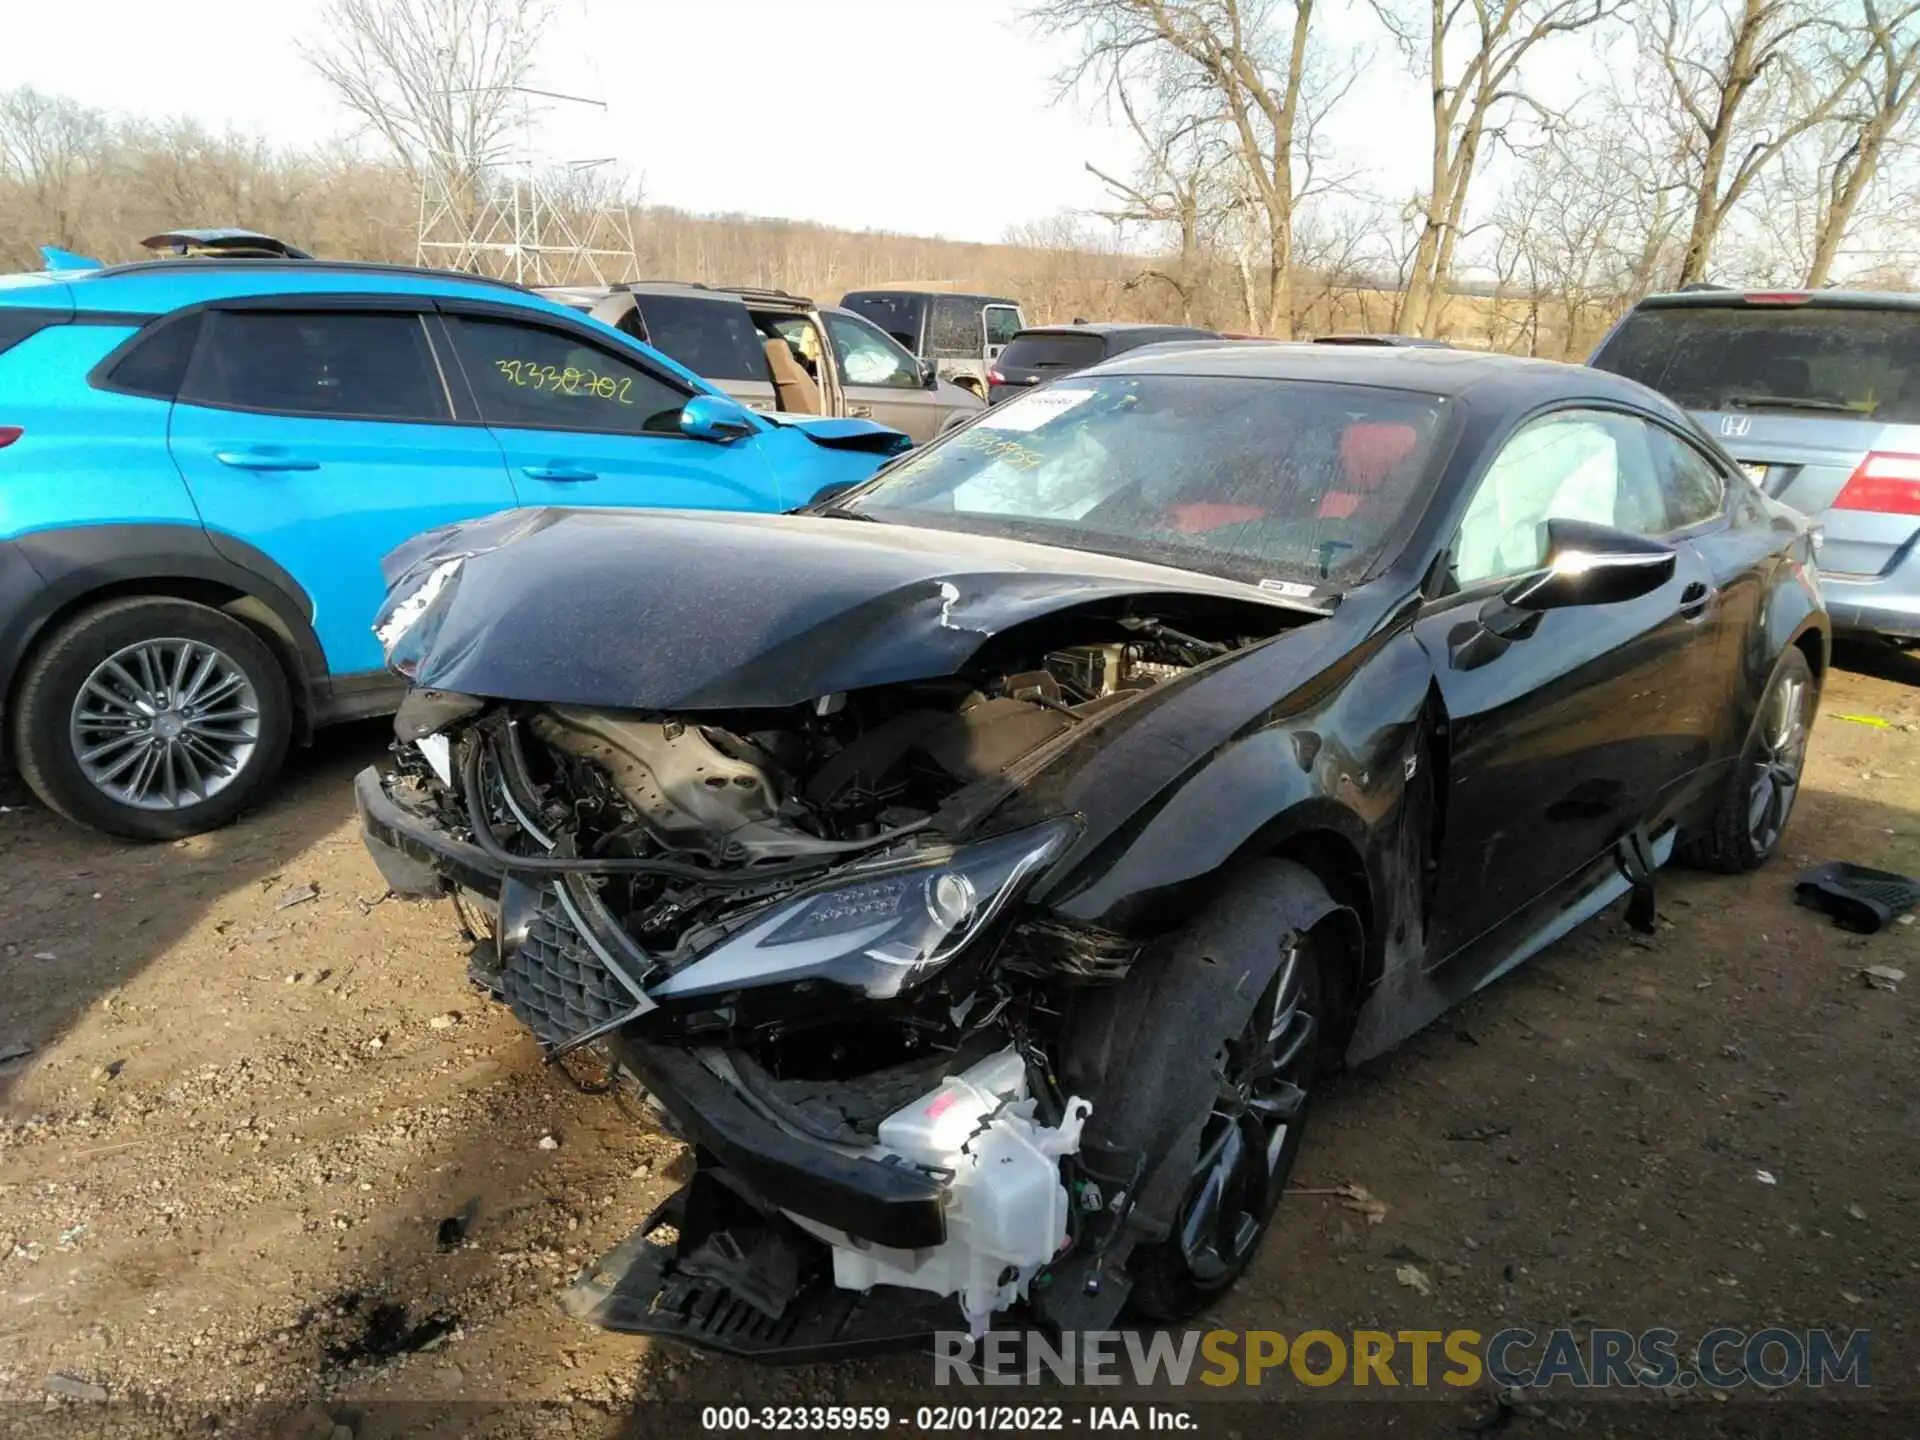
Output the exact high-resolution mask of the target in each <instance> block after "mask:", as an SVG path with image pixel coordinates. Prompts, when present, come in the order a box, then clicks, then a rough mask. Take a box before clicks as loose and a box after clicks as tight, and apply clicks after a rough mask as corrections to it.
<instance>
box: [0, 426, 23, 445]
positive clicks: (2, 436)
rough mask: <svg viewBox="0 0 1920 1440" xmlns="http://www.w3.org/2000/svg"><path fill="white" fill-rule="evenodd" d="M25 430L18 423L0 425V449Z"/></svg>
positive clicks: (16, 438) (17, 437)
mask: <svg viewBox="0 0 1920 1440" xmlns="http://www.w3.org/2000/svg"><path fill="white" fill-rule="evenodd" d="M26 433H27V432H26V431H24V430H22V429H21V428H20V427H19V426H18V425H0V450H4V449H6V448H7V446H9V445H11V444H12V443H13V442H14V441H16V440H18V439H19V438H20V437H21V436H22V435H24V434H26Z"/></svg>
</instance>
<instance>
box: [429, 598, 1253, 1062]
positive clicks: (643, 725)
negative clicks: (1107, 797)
mask: <svg viewBox="0 0 1920 1440" xmlns="http://www.w3.org/2000/svg"><path fill="white" fill-rule="evenodd" d="M1107 628H1111V629H1112V630H1113V631H1114V636H1113V638H1111V639H1104V640H1102V641H1100V642H1098V643H1090V644H1080V645H1067V646H1062V647H1060V648H1057V649H1050V650H1045V651H1042V652H1040V653H1038V654H1031V655H1025V656H1015V657H1011V658H1013V659H1015V660H1016V661H1024V662H1026V663H1024V664H1022V665H1020V667H1019V668H1011V667H1009V668H1005V669H1000V670H998V671H997V673H993V674H990V675H961V676H954V677H945V678H939V679H933V680H927V681H921V682H915V683H909V684H902V685H896V686H889V687H885V688H883V689H879V690H875V691H869V692H859V693H853V694H840V695H830V696H823V697H821V698H819V699H818V700H816V701H815V702H814V703H813V704H812V705H808V706H797V707H787V708H782V709H764V710H753V711H736V712H719V713H709V714H701V715H688V716H679V715H674V716H661V715H648V714H642V713H635V712H623V711H610V710H602V709H587V708H582V707H574V706H566V705H552V706H539V707H533V706H509V705H502V706H498V707H493V708H492V709H490V710H487V711H486V712H484V713H482V714H479V715H476V716H474V717H472V718H471V720H470V721H469V723H467V724H466V725H465V726H464V727H448V729H446V730H445V731H443V732H440V734H441V737H442V740H443V741H451V740H452V739H453V738H454V737H455V735H456V734H461V733H462V730H464V734H463V736H462V740H461V743H462V745H463V746H464V750H465V754H466V763H465V764H464V765H463V766H462V767H461V773H460V774H455V773H454V772H453V768H452V765H451V762H449V765H448V772H447V774H446V775H445V776H443V777H437V778H439V779H441V781H442V782H443V783H441V784H440V785H433V784H432V783H431V781H432V780H433V779H434V778H436V777H434V776H433V775H432V773H431V768H430V767H429V766H428V765H427V764H426V763H425V762H424V757H423V754H422V752H419V751H417V750H415V749H413V747H402V754H401V765H402V771H403V773H406V774H409V775H410V776H411V777H412V778H413V780H414V781H415V783H416V785H418V786H420V787H421V798H422V799H423V800H425V799H427V798H428V797H429V796H434V797H437V803H439V804H440V805H442V806H443V807H448V806H450V807H451V809H450V813H449V814H448V815H447V818H448V819H449V820H450V821H451V822H453V823H454V824H456V825H458V826H460V827H462V828H466V829H468V830H469V831H471V830H474V829H476V828H478V827H481V826H484V828H485V830H486V831H487V834H486V835H485V836H484V837H481V838H483V839H485V840H487V841H489V842H491V844H492V846H494V847H499V848H504V849H506V850H508V851H509V852H511V853H514V854H516V855H522V854H524V855H529V856H539V855H541V854H542V853H543V852H547V851H550V850H551V851H553V853H554V854H564V855H566V856H568V857H570V858H572V859H573V860H574V862H575V863H574V864H573V866H571V867H570V868H572V869H574V870H575V871H577V872H581V873H587V874H591V875H593V877H594V887H595V891H596V895H597V899H598V901H599V902H600V904H601V905H603V906H604V907H605V909H606V910H607V911H608V912H609V913H610V914H611V915H612V916H613V917H614V918H615V919H616V920H617V921H618V922H619V923H620V925H621V927H622V928H623V929H624V930H625V931H626V933H627V934H628V935H629V936H631V938H632V939H633V940H634V941H635V942H636V943H637V944H638V945H639V946H641V947H642V948H643V949H645V950H646V951H647V952H649V953H650V954H651V955H653V956H655V957H658V958H659V959H660V960H661V961H662V962H663V964H664V966H665V968H666V969H668V970H674V969H677V968H678V967H679V965H680V964H681V963H683V962H684V961H685V960H687V959H689V958H691V957H692V956H694V955H696V954H698V953H699V952H701V951H702V950H704V949H706V948H707V947H708V946H710V945H711V944H712V943H713V942H714V941H715V940H716V939H718V938H719V937H720V936H721V935H723V934H725V933H726V932H727V929H728V927H729V926H730V925H731V924H733V923H734V917H736V916H738V915H740V914H741V913H743V912H750V911H753V910H755V909H756V908H758V907H762V906H764V905H765V904H766V902H767V901H768V900H769V899H770V898H771V897H776V896H779V895H782V894H787V893H791V892H792V891H794V890H795V889H796V888H798V887H800V886H802V885H811V884H814V883H817V882H818V880H819V879H820V878H821V876H822V875H823V874H825V873H827V872H829V871H831V870H832V869H833V867H835V866H836V865H838V864H842V863H844V862H847V861H850V860H853V859H855V858H856V857H866V858H869V859H870V858H871V857H872V856H874V855H875V854H876V852H885V851H886V850H887V848H888V847H889V846H905V845H907V844H909V843H911V844H913V845H914V846H916V847H919V846H924V845H926V844H927V843H929V842H930V841H932V840H933V839H934V837H935V836H936V835H939V834H942V833H944V834H946V835H949V836H952V835H954V834H955V833H956V831H957V830H958V829H959V828H960V827H961V825H962V824H963V823H964V820H963V817H962V816H961V815H960V814H959V813H958V808H964V807H958V808H957V807H956V800H957V799H961V798H963V797H965V796H967V794H968V792H969V791H970V790H972V791H973V792H975V793H976V794H977V793H978V792H979V791H980V790H981V789H982V788H983V787H992V786H994V785H995V783H996V782H998V781H1001V780H1003V778H1004V777H1005V776H1006V775H1007V773H1008V772H1009V771H1010V770H1011V769H1012V768H1014V767H1016V766H1018V765H1019V763H1020V762H1021V761H1022V760H1024V759H1026V758H1027V757H1029V756H1032V755H1033V754H1034V753H1035V752H1037V751H1041V750H1043V749H1044V748H1046V747H1048V746H1049V745H1051V744H1052V743H1053V742H1055V741H1057V740H1059V739H1060V738H1061V737H1062V736H1064V735H1065V734H1066V733H1067V732H1068V731H1070V730H1073V729H1074V728H1076V727H1078V726H1080V725H1083V724H1085V723H1087V722H1088V721H1089V720H1091V719H1093V718H1094V717H1097V716H1098V715H1100V714H1101V713H1102V712H1103V711H1106V710H1109V709H1111V708H1112V707H1114V706H1117V705H1121V704H1124V703H1125V702H1126V701H1128V700H1129V699H1131V698H1132V697H1134V696H1136V695H1139V694H1140V693H1142V692H1144V691H1146V690H1149V689H1151V688H1153V687H1155V686H1157V685H1160V684H1162V683H1164V682H1166V681H1167V680H1170V679H1172V678H1175V677H1177V676H1179V675H1182V674H1184V673H1186V672H1187V671H1188V670H1191V669H1192V668H1194V667H1195V666H1196V665H1200V664H1204V663H1206V662H1207V661H1208V660H1211V659H1214V658H1215V657H1217V656H1219V655H1223V654H1227V653H1229V652H1230V651H1231V650H1233V649H1235V648H1237V647H1238V646H1239V645H1240V644H1241V643H1243V641H1242V639H1241V638H1239V637H1234V638H1227V639H1211V638H1203V637H1199V636H1194V635H1190V634H1187V633H1186V632H1184V631H1181V630H1177V629H1174V628H1171V627H1169V626H1168V625H1167V624H1165V623H1163V622H1161V621H1160V620H1158V619H1154V618H1150V617H1125V618H1123V619H1120V620H1117V621H1115V622H1113V623H1112V624H1111V626H1110V627H1107ZM406 720H407V715H406V713H405V712H403V714H402V723H403V725H404V724H405V722H406ZM448 753H449V754H451V751H449V752H448ZM981 798H990V797H981ZM965 818H966V819H970V818H971V816H967V817H965ZM556 846H563V847H564V848H563V849H555V848H554V847H556ZM595 859H599V860H602V861H604V862H606V863H605V864H604V865H602V866H596V865H594V864H592V863H591V862H592V861H594V860H595ZM650 861H651V862H654V863H648V862H650ZM543 1038H546V1037H543Z"/></svg>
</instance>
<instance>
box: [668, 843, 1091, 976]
mask: <svg viewBox="0 0 1920 1440" xmlns="http://www.w3.org/2000/svg"><path fill="white" fill-rule="evenodd" d="M1073 833H1074V826H1073V824H1072V822H1071V821H1067V820H1056V821H1053V822H1051V823H1049V824H1046V825H1042V826H1040V827H1038V828H1036V829H1033V830H1021V831H1018V832H1016V833H1014V834H1011V835H1001V836H998V837H996V838H994V839H992V840H982V841H980V842H979V843H977V844H974V845H963V846H961V847H960V848H959V849H957V850H955V851H953V852H952V853H951V854H950V855H949V856H948V857H947V858H946V859H945V860H943V861H940V862H938V863H935V864H918V865H913V866H909V867H901V868H895V869H891V870H888V871H886V872H884V873H876V874H874V875H872V876H870V877H866V878H860V879H851V878H843V879H842V881H841V882H840V883H839V884H836V885H835V886H833V887H832V888H831V889H825V890H816V891H814V892H813V893H811V894H808V895H801V896H798V897H796V898H795V899H793V900H790V901H788V902H786V903H785V904H783V905H780V906H777V907H775V909H774V910H773V911H772V912H771V913H770V914H768V915H765V916H763V917H761V918H760V919H759V920H757V921H756V922H754V923H753V924H752V925H750V926H748V927H747V928H746V929H744V930H742V931H741V932H740V933H739V934H737V935H734V936H731V937H730V938H728V939H727V940H725V941H723V942H722V943H721V944H719V945H717V946H715V947H714V948H713V949H712V950H710V951H709V952H708V953H707V954H705V955H703V956H701V957H700V958H699V959H698V960H696V961H694V963H693V964H691V965H689V966H687V967H686V969H684V970H682V971H680V972H679V973H678V974H676V975H674V976H672V977H671V978H670V979H668V980H665V981H663V982H661V983H660V984H657V985H654V986H651V987H650V993H652V994H653V995H654V996H656V997H658V998H661V999H667V998H671V997H684V996H695V995H706V994H712V993H715V992H718V991H723V990H737V989H742V988H746V987H749V986H759V985H788V984H792V983H794V982H795V981H798V980H811V979H821V980H830V981H832V982H834V983H836V984H839V985H845V986H847V987H848V988H850V989H855V990H859V991H862V992H864V993H865V994H866V995H867V996H868V997H869V998H871V999H875V1000H884V999H887V998H889V997H890V996H894V995H898V994H899V993H900V992H901V991H902V990H903V989H905V988H907V987H908V986H909V985H913V984H918V983H919V982H920V981H922V980H924V979H925V978H926V977H927V976H928V975H931V974H932V973H933V972H934V971H936V970H938V969H939V968H940V967H941V966H942V965H945V964H946V963H947V962H948V961H949V960H951V959H953V957H954V956H955V955H958V954H959V953H960V951H961V950H962V949H963V948H964V947H965V946H966V945H967V944H968V942H969V941H971V940H972V939H973V938H974V937H975V936H977V935H979V934H980V932H981V931H982V930H984V929H985V928H986V926H987V925H988V924H989V922H991V921H992V919H993V917H994V916H995V915H997V914H998V913H999V912H1000V911H1001V909H1002V908H1004V907H1005V905H1006V904H1007V902H1008V901H1009V900H1011V899H1012V898H1013V897H1014V896H1015V895H1016V894H1018V893H1019V891H1020V890H1021V889H1022V888H1023V887H1024V885H1025V883H1026V882H1027V881H1028V880H1030V879H1031V878H1032V877H1033V876H1034V875H1035V874H1036V873H1037V872H1038V871H1039V870H1040V868H1041V867H1042V866H1044V865H1045V864H1047V862H1048V861H1050V860H1053V859H1055V858H1056V857H1057V856H1059V854H1060V853H1061V852H1062V851H1063V850H1065V849H1066V847H1067V843H1068V841H1069V840H1071V839H1072V838H1073Z"/></svg>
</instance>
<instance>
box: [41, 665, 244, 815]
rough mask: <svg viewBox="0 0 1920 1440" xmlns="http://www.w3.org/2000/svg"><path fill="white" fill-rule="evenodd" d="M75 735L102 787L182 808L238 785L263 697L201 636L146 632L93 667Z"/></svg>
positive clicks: (140, 806) (77, 704) (77, 754)
mask: <svg viewBox="0 0 1920 1440" xmlns="http://www.w3.org/2000/svg"><path fill="white" fill-rule="evenodd" d="M67 739H68V743H69V744H70V745H71V746H72V747H73V758H74V759H75V760H76V761H77V762H78V763H79V766H80V771H81V773H82V774H83V775H85V776H86V777H87V780H88V781H89V782H90V783H91V784H92V785H93V787H94V788H95V789H97V790H98V791H100V793H101V794H103V795H106V796H108V797H110V798H111V799H113V800H116V801H118V802H119V803H120V804H122V805H129V806H132V807H133V808H134V809H136V810H179V809H184V808H185V807H187V806H190V805H198V804H200V803H201V802H203V801H206V800H210V799H211V798H213V797H214V796H215V795H217V794H219V793H220V792H221V791H222V790H224V789H226V788H227V786H228V785H230V784H232V783H233V781H234V779H235V777H237V776H238V775H239V774H240V772H241V770H243V769H245V768H246V764H247V761H248V759H249V758H251V756H252V755H253V747H254V746H255V745H256V744H258V743H259V740H260V697H259V696H258V695H257V694H255V693H254V688H253V682H252V681H251V680H249V679H248V678H247V672H246V671H245V670H244V669H242V668H241V666H240V663H239V662H238V661H236V660H235V659H234V658H233V657H232V656H230V655H228V654H227V653H226V652H225V651H223V650H220V649H218V648H216V647H215V646H212V645H209V644H207V643H206V642H205V641H203V640H186V639H180V638H177V637H176V638H169V639H155V640H141V641H139V642H137V643H136V644H132V645H128V646H126V647H125V648H124V649H121V650H116V651H115V652H114V653H113V654H111V655H109V656H108V657H107V658H106V659H105V660H102V661H101V662H100V663H99V664H98V665H96V666H94V668H93V673H92V674H90V675H88V676H87V678H86V681H85V682H84V683H83V684H82V685H81V686H80V693H79V694H78V695H77V696H75V697H74V702H73V712H72V714H71V716H70V717H69V719H68V723H67Z"/></svg>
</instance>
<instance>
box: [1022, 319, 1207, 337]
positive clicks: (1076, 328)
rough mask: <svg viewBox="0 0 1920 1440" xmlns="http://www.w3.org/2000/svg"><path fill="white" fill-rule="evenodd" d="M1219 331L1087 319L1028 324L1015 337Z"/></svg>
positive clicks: (1175, 334) (1170, 334) (1177, 334)
mask: <svg viewBox="0 0 1920 1440" xmlns="http://www.w3.org/2000/svg"><path fill="white" fill-rule="evenodd" d="M1216 333H1217V332H1215V331H1212V330H1205V329H1202V328H1201V327H1200V326H1198V325H1150V324H1146V323H1144V322H1140V321H1133V320H1087V321H1081V322H1075V323H1073V324H1068V325H1028V326H1024V327H1023V328H1022V329H1021V330H1020V332H1019V334H1017V335H1015V336H1014V337H1013V338H1014V339H1015V340H1018V339H1020V338H1022V337H1023V336H1027V335H1165V336H1166V337H1167V338H1168V339H1178V338H1180V337H1181V336H1183V335H1191V336H1194V337H1195V338H1202V339H1203V338H1206V337H1209V336H1213V335H1215V334H1216Z"/></svg>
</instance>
